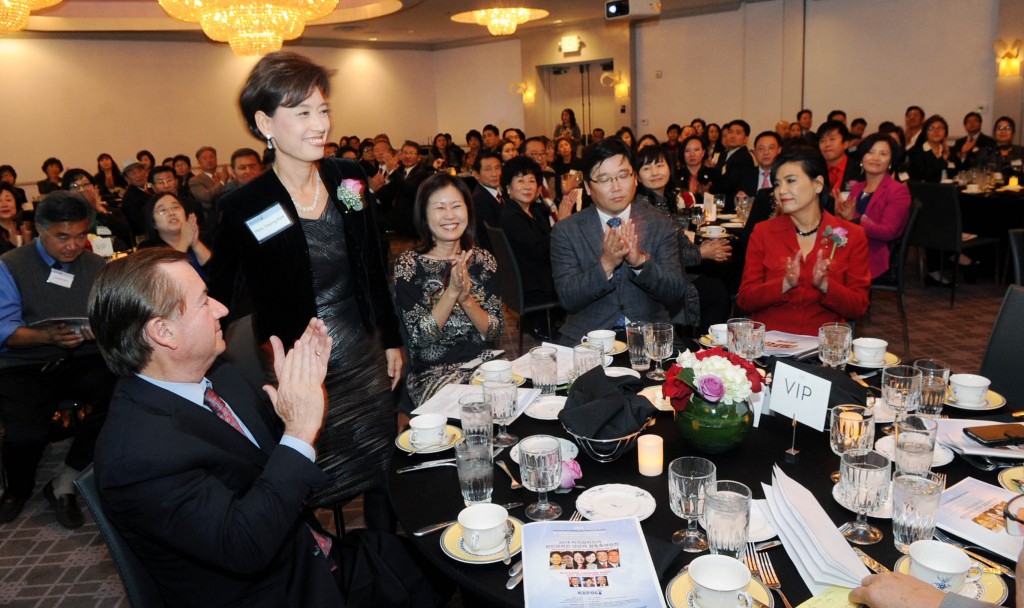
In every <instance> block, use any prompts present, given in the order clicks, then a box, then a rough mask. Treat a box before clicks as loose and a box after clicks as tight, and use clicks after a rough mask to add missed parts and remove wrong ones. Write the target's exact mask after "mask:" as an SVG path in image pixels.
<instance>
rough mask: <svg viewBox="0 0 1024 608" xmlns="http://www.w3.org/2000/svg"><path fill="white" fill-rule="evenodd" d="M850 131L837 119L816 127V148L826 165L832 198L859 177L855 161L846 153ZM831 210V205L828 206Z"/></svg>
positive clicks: (847, 188) (829, 192) (846, 189)
mask: <svg viewBox="0 0 1024 608" xmlns="http://www.w3.org/2000/svg"><path fill="white" fill-rule="evenodd" d="M849 141H850V132H849V131H848V130H847V129H846V125H845V124H843V123H842V122H839V121H838V120H830V121H826V122H824V123H822V124H821V126H820V127H818V150H819V151H820V152H821V155H822V157H824V158H825V164H827V165H828V175H827V177H828V182H827V184H826V185H827V186H828V188H827V191H828V194H829V196H831V197H832V199H833V200H834V199H835V198H836V197H837V196H838V195H839V193H841V192H849V191H850V183H851V182H853V181H855V180H857V179H859V178H860V167H859V166H858V165H857V161H855V160H854V159H852V158H850V156H849V155H848V154H847V153H846V148H847V147H848V145H849ZM829 209H830V210H831V207H830V208H829Z"/></svg>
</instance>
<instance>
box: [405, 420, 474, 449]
mask: <svg viewBox="0 0 1024 608" xmlns="http://www.w3.org/2000/svg"><path fill="white" fill-rule="evenodd" d="M444 435H445V437H448V441H447V442H446V443H442V444H441V445H435V446H434V447H432V448H423V449H419V448H414V447H413V446H412V441H411V440H410V437H411V436H412V429H406V430H405V432H404V433H402V434H401V435H399V436H398V437H396V438H395V445H396V446H397V447H398V449H400V450H402V451H403V452H411V451H413V450H416V453H417V454H434V453H436V452H443V451H445V450H447V449H449V448H450V447H452V446H453V445H455V442H456V441H458V440H459V439H462V429H460V428H459V427H457V426H452V425H450V424H448V425H445V427H444Z"/></svg>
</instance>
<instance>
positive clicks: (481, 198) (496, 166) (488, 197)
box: [472, 150, 505, 253]
mask: <svg viewBox="0 0 1024 608" xmlns="http://www.w3.org/2000/svg"><path fill="white" fill-rule="evenodd" d="M473 175H474V177H476V188H474V189H473V212H472V216H473V221H474V224H473V228H474V230H473V233H474V234H475V235H476V240H477V243H479V245H480V246H481V247H483V248H484V249H486V250H487V251H490V252H491V253H494V248H493V245H492V244H491V239H490V237H488V236H487V230H486V228H485V226H484V224H485V223H486V224H490V225H491V227H492V228H499V227H501V209H502V207H503V206H504V203H505V197H504V195H503V194H502V193H501V157H499V156H498V155H497V154H495V153H494V152H488V151H486V150H485V151H483V152H480V154H479V155H478V156H477V157H476V164H474V165H473Z"/></svg>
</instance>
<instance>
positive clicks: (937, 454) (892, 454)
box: [875, 435, 953, 467]
mask: <svg viewBox="0 0 1024 608" xmlns="http://www.w3.org/2000/svg"><path fill="white" fill-rule="evenodd" d="M895 445H896V437H895V436H893V435H886V436H885V437H882V438H881V439H879V440H878V441H876V442H875V449H876V450H878V451H879V452H881V453H882V454H884V455H885V457H886V458H888V459H889V460H893V461H895V460H896V450H895V449H894V446H895ZM951 462H953V450H951V449H949V448H947V447H946V446H944V445H942V444H941V443H939V442H938V441H936V442H935V451H934V452H932V467H941V466H945V465H947V464H949V463H951Z"/></svg>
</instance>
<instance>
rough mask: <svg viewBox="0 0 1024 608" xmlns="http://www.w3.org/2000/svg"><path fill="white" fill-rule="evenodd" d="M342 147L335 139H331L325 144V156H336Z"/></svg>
mask: <svg viewBox="0 0 1024 608" xmlns="http://www.w3.org/2000/svg"><path fill="white" fill-rule="evenodd" d="M340 148H341V146H339V145H338V144H336V143H334V142H333V141H329V142H327V143H325V144H324V158H334V157H335V156H337V155H338V150H339V149H340Z"/></svg>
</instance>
